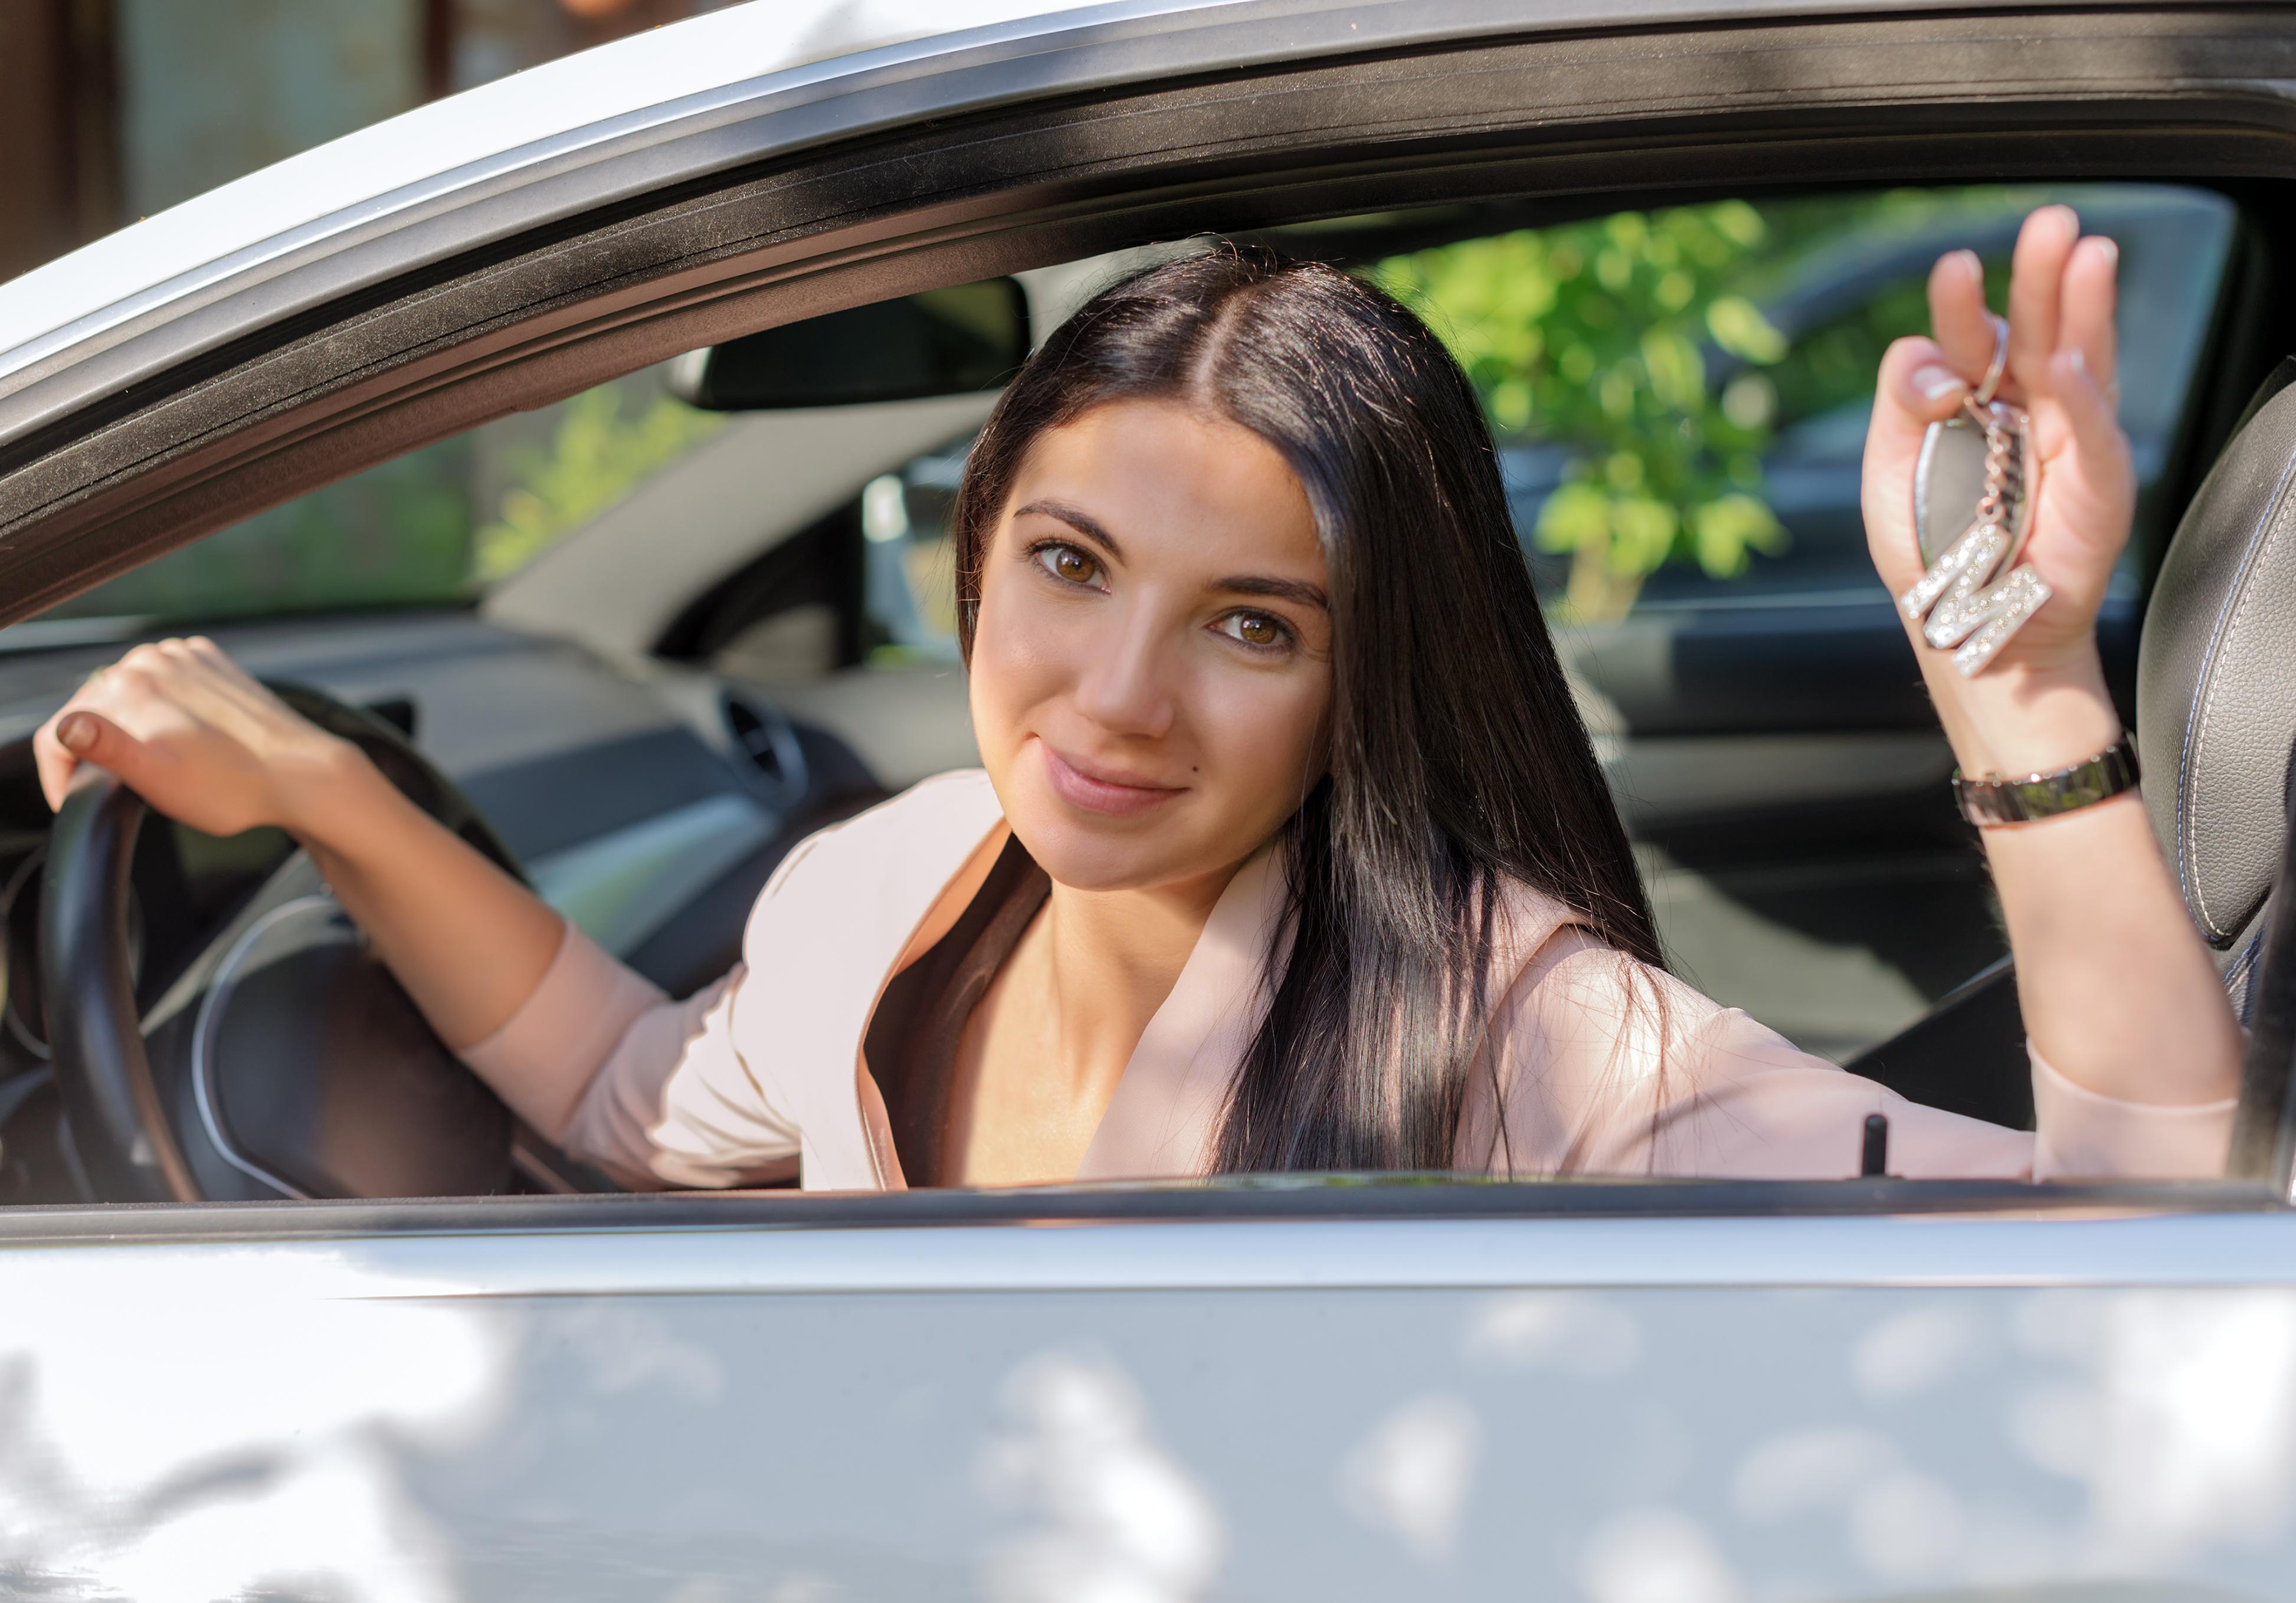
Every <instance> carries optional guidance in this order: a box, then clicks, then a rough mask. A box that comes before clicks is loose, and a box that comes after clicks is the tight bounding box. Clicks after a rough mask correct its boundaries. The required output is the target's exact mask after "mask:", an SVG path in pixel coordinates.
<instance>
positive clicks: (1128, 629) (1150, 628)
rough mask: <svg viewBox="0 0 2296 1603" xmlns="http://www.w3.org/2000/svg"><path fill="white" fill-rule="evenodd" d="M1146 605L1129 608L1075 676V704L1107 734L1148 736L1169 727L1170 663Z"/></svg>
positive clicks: (1159, 734)
mask: <svg viewBox="0 0 2296 1603" xmlns="http://www.w3.org/2000/svg"><path fill="white" fill-rule="evenodd" d="M1151 610H1152V609H1145V608H1135V609H1131V610H1130V611H1129V613H1128V616H1127V617H1125V618H1124V619H1123V620H1122V622H1121V623H1120V624H1119V626H1118V627H1117V631H1116V634H1115V637H1114V638H1113V639H1111V640H1109V641H1107V642H1104V646H1103V649H1102V650H1096V651H1095V652H1094V653H1093V654H1092V656H1091V658H1090V659H1089V660H1088V661H1087V663H1086V665H1085V669H1084V673H1083V675H1081V677H1080V678H1079V679H1078V682H1077V693H1076V705H1077V710H1078V712H1080V713H1082V714H1083V715H1084V716H1086V717H1087V718H1089V719H1091V720H1092V721H1093V722H1094V723H1095V724H1099V725H1100V726H1101V727H1102V728H1103V729H1105V730H1107V731H1108V732H1110V733H1111V734H1118V735H1129V736H1133V737H1136V738H1138V739H1144V740H1158V739H1160V738H1161V737H1162V736H1164V735H1165V734H1168V733H1169V732H1170V731H1171V728H1172V717H1173V711H1174V707H1173V699H1172V687H1171V685H1170V684H1169V683H1168V678H1169V667H1170V664H1169V660H1168V654H1167V653H1166V652H1165V650H1164V649H1163V633H1164V631H1163V630H1162V628H1161V627H1160V624H1159V622H1158V620H1157V619H1156V618H1154V617H1152V616H1150V615H1149V614H1150V612H1151Z"/></svg>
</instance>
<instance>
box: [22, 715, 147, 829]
mask: <svg viewBox="0 0 2296 1603" xmlns="http://www.w3.org/2000/svg"><path fill="white" fill-rule="evenodd" d="M142 757H143V748H142V747H141V746H140V745H139V744H138V743H137V742H136V740H135V737H134V736H133V735H130V734H129V733H127V731H125V730H123V729H121V728H120V727H119V725H118V724H114V723H113V722H112V721H111V719H109V718H107V717H105V716H102V714H101V713H94V712H90V711H88V710H86V708H84V707H66V708H65V709H64V710H63V711H62V712H61V713H58V714H57V715H56V716H54V717H53V718H51V719H49V720H48V722H47V723H46V724H43V725H42V726H41V728H40V731H39V732H38V733H37V734H36V735H34V736H33V737H32V758H33V762H34V764H35V765H37V768H38V770H39V774H40V794H41V795H43V796H45V797H47V802H48V810H49V811H50V812H54V811H55V810H56V809H58V808H60V807H61V806H63V805H64V797H66V796H67V795H68V794H70V790H71V782H72V776H73V775H74V774H76V773H78V772H79V768H80V765H82V764H83V763H92V764H94V765H95V766H97V767H99V768H108V769H110V770H111V772H112V773H116V774H118V775H119V777H120V778H121V779H122V780H125V781H127V782H128V783H129V784H133V783H135V778H134V774H135V771H136V770H138V769H139V768H140V767H141V766H142V761H141V759H142Z"/></svg>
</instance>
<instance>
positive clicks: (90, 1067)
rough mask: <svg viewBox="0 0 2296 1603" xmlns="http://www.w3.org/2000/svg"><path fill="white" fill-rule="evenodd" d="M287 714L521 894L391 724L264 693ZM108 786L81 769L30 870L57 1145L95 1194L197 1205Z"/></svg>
mask: <svg viewBox="0 0 2296 1603" xmlns="http://www.w3.org/2000/svg"><path fill="white" fill-rule="evenodd" d="M266 685H267V688H268V689H269V690H270V691H272V693H273V694H275V695H276V696H278V697H279V699H281V700H283V701H284V702H285V703H286V704H287V705H288V706H289V707H291V708H293V709H294V711H296V712H297V713H299V714H300V715H301V716H304V717H306V718H307V719H309V720H310V721H311V722H312V723H314V724H317V725H318V726H319V727H320V728H322V729H324V730H326V731H327V732H329V733H331V734H334V735H338V736H340V737H341V738H343V739H345V740H349V741H351V742H352V743H353V744H354V745H356V746H357V747H358V748H360V749H361V750H362V751H363V752H365V754H366V756H367V757H368V758H369V759H370V760H371V761H373V763H374V764H375V765H376V767H377V768H379V769H380V770H381V772H382V773H383V775H384V777H386V778H388V779H389V781H391V783H392V784H394V785H396V786H397V787H398V789H399V790H400V792H401V793H402V794H404V795H405V796H406V797H407V799H409V800H410V801H412V802H414V805H415V806H419V807H421V808H422V810H423V811H424V812H425V813H428V814H430V816H431V817H433V818H435V819H437V820H438V821H439V822H440V823H442V824H444V825H446V826H447V828H448V829H449V830H453V831H454V832H455V834H456V835H458V836H460V837H462V838H463V839H464V840H466V841H468V842H469V843H470V844H471V846H473V847H475V848H476V849H477V850H478V851H479V852H480V854H481V855H484V856H486V857H487V858H488V859H489V860H491V861H492V862H493V863H495V864H496V866H498V867H500V868H502V869H504V871H507V872H508V873H510V874H511V875H512V877H513V878H514V879H519V880H520V881H521V883H523V882H524V880H525V876H524V874H523V873H522V872H521V871H520V868H519V865H518V861H517V859H516V858H515V857H514V856H513V855H512V854H511V851H510V848H509V847H508V846H506V845H505V844H504V841H503V840H502V838H501V837H500V836H499V835H497V834H496V832H495V830H494V829H493V827H492V826H491V825H489V824H488V822H487V821H486V819H485V817H484V816H483V815H482V814H480V812H479V811H478V809H477V808H476V807H475V806H472V805H471V802H470V800H469V798H468V797H464V796H463V793H462V792H461V790H460V789H457V788H456V787H455V784H454V782H453V781H451V780H449V779H447V777H446V775H444V774H443V773H439V770H438V769H437V768H435V767H434V766H432V765H431V764H430V761H429V759H428V758H426V757H423V756H422V754H421V753H420V752H419V751H417V750H416V749H415V748H414V745H413V744H412V743H411V742H410V741H409V740H407V739H406V736H404V735H403V734H401V733H400V732H398V729H397V728H395V727H393V726H392V725H391V724H388V723H385V722H384V721H383V720H382V719H381V718H379V717H377V716H374V715H373V714H372V713H369V712H365V711H364V710H362V709H360V708H357V707H350V706H348V705H346V704H344V703H343V702H340V701H338V700H336V699H334V698H333V697H332V696H329V695H327V694H325V693H324V692H323V691H316V690H313V689H311V688H309V687H308V686H305V685H299V684H291V683H270V682H266ZM150 811H151V809H150V807H149V806H148V805H147V804H146V803H145V802H144V800H143V797H140V796H138V795H136V794H135V791H133V790H131V789H128V788H127V786H126V785H125V784H123V783H122V782H121V781H119V779H118V778H117V777H116V776H114V775H112V774H111V773H107V772H105V771H104V770H102V769H100V768H94V767H92V766H91V767H83V768H81V770H80V771H79V773H78V774H77V775H75V776H74V779H73V782H72V786H71V789H70V794H69V795H67V797H65V799H64V804H63V806H61V808H59V809H58V810H57V813H56V817H55V822H54V823H53V827H52V829H51V830H50V833H49V838H48V856H47V862H46V864H45V868H44V869H43V871H42V882H41V897H40V919H39V949H40V990H41V1000H42V1002H43V1004H44V1009H45V1014H46V1019H47V1035H48V1050H49V1056H50V1062H51V1065H52V1067H53V1071H54V1074H55V1082H56V1089H57V1092H58V1094H59V1096H60V1097H61V1100H62V1102H63V1107H64V1114H65V1116H66V1118H67V1119H68V1120H69V1121H70V1132H71V1140H70V1145H71V1147H72V1148H73V1149H74V1150H75V1151H76V1152H77V1154H78V1158H79V1161H80V1165H81V1166H82V1168H83V1169H84V1170H86V1179H87V1181H88V1182H89V1184H90V1185H91V1186H92V1187H93V1188H94V1190H95V1191H96V1193H97V1194H98V1195H99V1196H102V1197H106V1198H118V1199H119V1200H123V1201H132V1202H197V1201H200V1200H201V1199H202V1193H201V1190H200V1186H199V1183H198V1181H197V1179H196V1177H195V1176H194V1174H193V1169H192V1165H191V1164H190V1162H189V1160H188V1159H187V1158H186V1157H185V1156H184V1149H183V1146H182V1143H181V1142H180V1141H178V1140H177V1139H176V1132H175V1128H174V1126H173V1125H172V1124H171V1123H170V1122H169V1120H168V1114H167V1110H166V1107H165V1105H164V1103H163V1101H162V1099H161V1097H160V1091H159V1086H158V1084H157V1082H156V1080H155V1079H154V1077H153V1075H152V1061H151V1056H150V1053H149V1051H148V1050H147V1047H146V1044H145V1042H144V1037H143V1024H142V1018H141V1016H140V1014H139V1011H138V1010H137V1007H136V999H135V975H134V972H133V969H132V966H131V964H130V962H129V958H128V953H129V936H128V922H127V907H128V894H129V890H130V887H131V881H132V875H133V870H134V865H135V841H136V838H137V836H138V835H139V834H140V833H141V831H142V829H143V821H144V819H145V818H146V817H147V816H148V815H149V814H150Z"/></svg>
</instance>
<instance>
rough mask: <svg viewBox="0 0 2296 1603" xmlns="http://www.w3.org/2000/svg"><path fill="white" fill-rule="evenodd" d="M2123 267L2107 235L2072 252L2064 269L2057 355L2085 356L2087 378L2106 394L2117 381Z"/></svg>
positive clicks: (2076, 246)
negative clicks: (2117, 314)
mask: <svg viewBox="0 0 2296 1603" xmlns="http://www.w3.org/2000/svg"><path fill="white" fill-rule="evenodd" d="M2119 272H2120V246H2118V245H2116V244H2114V243H2113V242H2112V241H2111V240H2109V239H2105V238H2103V236H2102V235H2097V234H2092V235H2090V236H2089V237H2088V238H2087V239H2085V240H2083V241H2080V243H2079V244H2078V245H2075V246H2074V247H2073V249H2072V254H2071V258H2070V259H2069V260H2068V261H2067V262H2066V263H2065V272H2064V287H2063V297H2062V312H2061V317H2062V327H2061V328H2060V329H2059V330H2058V333H2057V347H2058V349H2060V350H2077V351H2079V352H2080V354H2081V364H2082V365H2083V366H2084V367H2086V368H2087V377H2088V378H2090V379H2092V380H2095V384H2096V386H2097V388H2099V389H2100V390H2102V391H2103V392H2105V393H2107V394H2110V393H2111V390H2112V384H2113V381H2114V380H2115V378H2116V377H2117V369H2116V367H2115V365H2114V364H2115V362H2116V360H2117V358H2118V354H2119V353H2118V349H2117V345H2118V341H2117V339H2116V338H2115V336H2114V333H2113V322H2112V319H2113V312H2114V308H2115V307H2116V304H2117V303H2118V300H2119V297H2120V291H2119V289H2118V287H2117V286H2116V283H2115V282H2114V281H2115V279H2116V277H2117V275H2118V274H2119Z"/></svg>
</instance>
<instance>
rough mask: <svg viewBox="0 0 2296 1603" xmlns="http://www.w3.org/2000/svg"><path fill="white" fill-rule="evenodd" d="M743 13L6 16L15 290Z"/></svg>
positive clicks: (34, 9) (495, 2)
mask: <svg viewBox="0 0 2296 1603" xmlns="http://www.w3.org/2000/svg"><path fill="white" fill-rule="evenodd" d="M723 4H727V0H0V150H4V151H7V152H8V155H7V160H6V162H5V164H4V170H0V279H6V278H11V277H13V276H14V275H15V274H19V273H21V272H23V271H25V270H26V269H27V268H29V267H36V266H39V265H40V264H41V263H42V262H45V261H47V260H50V259H51V258H54V257H58V256H61V255H62V254H63V253H64V252H65V251H67V250H70V249H72V248H73V247H74V246H76V245H82V244H85V243H86V242H87V241H90V240H92V239H95V238H97V237H99V236H100V235H102V234H106V233H111V231H112V230H113V229H115V228H117V227H119V226H120V225H122V224H124V223H130V222H133V221H135V219H136V218H137V217H148V216H150V215H151V214H152V213H153V212H155V211H163V210H165V209H167V208H168V207H170V206H173V205H174V204H175V203H176V201H178V200H187V199H189V198H190V197H191V196H193V195H195V194H198V193H200V192H201V191H203V190H209V189H213V188H214V187H215V186H216V185H217V184H223V183H225V182H227V181H228V180H230V179H233V178H236V177H238V176H240V175H241V174H242V173H250V172H253V171H254V170H255V169H256V168H260V167H265V166H267V165H268V164H270V163H271V162H274V161H276V160H278V159H280V158H282V157H283V156H291V155H293V154H295V152H297V151H302V150H307V149H309V148H310V147H311V146H313V145H315V144H323V143H325V142H326V141H328V140H330V139H332V138H334V137H335V136H336V135H340V134H348V133H349V132H350V131H351V130H352V129H354V128H359V127H365V126H366V125H367V124H369V123H372V122H379V121H381V119H384V118H386V117H389V116H391V115H393V114H394V113H396V112H399V111H404V110H407V109H408V108H410V107H412V106H416V105H420V104H421V103H422V102H424V101H426V100H434V99H436V98H437V97H439V95H442V94H452V93H454V92H455V90H457V89H467V88H469V87H471V86H472V85H474V84H482V83H485V82H486V81H487V80H488V79H489V78H501V77H503V76H504V74H506V73H512V72H516V71H518V70H520V69H521V68H524V67H531V66H534V65H536V64H537V62H541V61H549V60H551V59H552V58H553V57H555V56H561V55H564V54H566V53H569V52H570V51H576V50H580V49H583V48H585V47H586V46H588V45H596V44H601V43H603V42H604V41H605V40H608V39H611V38H617V37H620V36H621V35H623V34H627V33H635V32H636V31H637V30H638V29H645V28H654V27H658V26H660V24H662V23H664V22H673V21H676V20H678V19H679V18H681V17H687V16H692V15H693V14H695V13H696V12H704V11H713V10H716V9H717V8H718V7H719V6H720V5H723Z"/></svg>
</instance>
